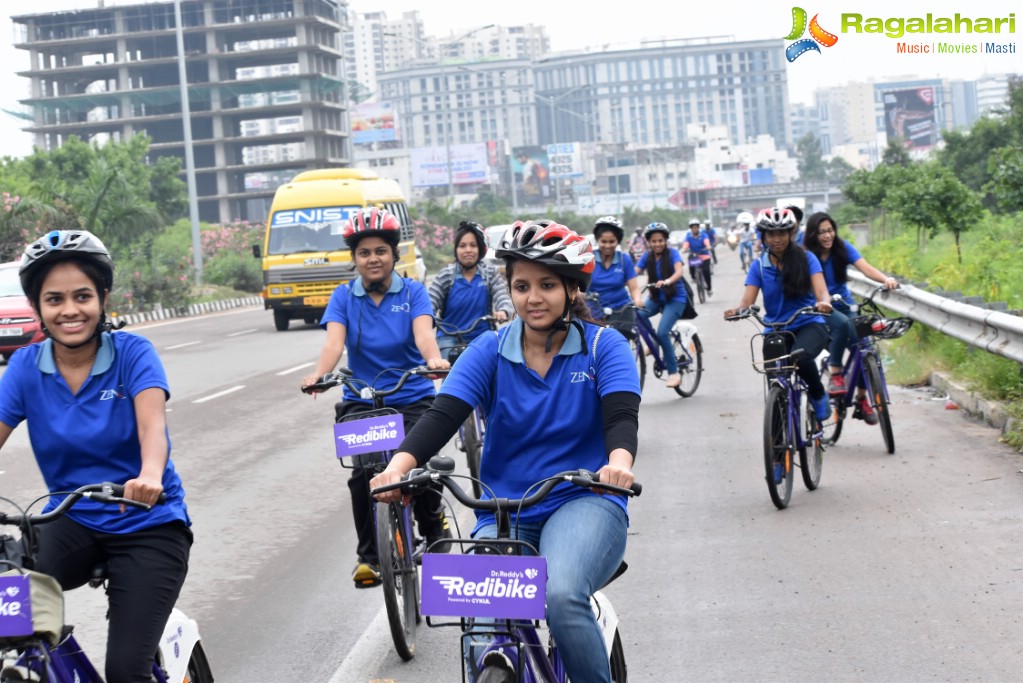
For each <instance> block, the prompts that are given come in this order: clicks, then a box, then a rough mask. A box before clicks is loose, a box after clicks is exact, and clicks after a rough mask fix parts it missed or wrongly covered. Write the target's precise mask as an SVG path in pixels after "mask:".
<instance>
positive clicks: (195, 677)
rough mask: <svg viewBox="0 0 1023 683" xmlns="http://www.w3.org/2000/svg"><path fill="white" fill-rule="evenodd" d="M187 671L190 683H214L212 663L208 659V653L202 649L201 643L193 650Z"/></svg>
mask: <svg viewBox="0 0 1023 683" xmlns="http://www.w3.org/2000/svg"><path fill="white" fill-rule="evenodd" d="M187 670H188V683H213V669H211V668H210V661H209V659H207V658H206V651H205V650H203V649H202V643H201V642H199V643H196V644H195V647H193V648H192V654H191V656H189V658H188V669H187Z"/></svg>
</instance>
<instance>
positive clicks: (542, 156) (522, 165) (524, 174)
mask: <svg viewBox="0 0 1023 683" xmlns="http://www.w3.org/2000/svg"><path fill="white" fill-rule="evenodd" d="M511 167H512V173H513V174H514V175H515V191H516V193H517V194H518V198H519V201H521V202H523V203H525V204H542V203H544V202H546V201H547V200H549V199H550V198H551V196H553V189H552V188H551V174H550V163H549V162H548V160H547V148H546V147H540V146H538V145H535V146H526V147H516V148H514V149H513V150H512V160H511Z"/></svg>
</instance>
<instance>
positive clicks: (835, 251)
mask: <svg viewBox="0 0 1023 683" xmlns="http://www.w3.org/2000/svg"><path fill="white" fill-rule="evenodd" d="M803 246H804V248H805V249H806V250H807V251H809V252H810V253H812V254H814V255H815V256H816V257H817V258H818V259H819V260H820V262H821V268H822V269H823V271H824V281H825V282H826V283H827V285H828V293H829V294H830V295H831V296H832V297H834V296H836V295H838V296H841V297H842V299H841V300H840V301H838V300H834V301H832V309H833V310H832V311H831V315H829V316H828V328H829V329H830V330H831V345H830V346H829V348H828V365H829V366H830V368H831V382H830V383H829V384H828V393H829V394H831V395H832V396H841V395H842V394H844V393H845V390H846V386H845V377H843V376H842V358H843V356H844V355H845V351H846V349H848V348H849V346H850V345H851V344H855V343H856V340H857V339H858V337H857V336H856V325H855V324H854V323H853V321H852V319H851V312H852V311H851V308H850V307H851V306H853V305H854V304H855V303H856V302H855V301H854V300H853V298H852V292H850V291H849V286H848V285H847V284H846V283H847V282H848V280H849V275H848V273H847V271H846V268H847V267H848V266H853V267H854V268H856V269H857V270H859V271H860V272H861V273H863V274H864V275H866V276H867V277H869V278H870V279H871V280H874V281H876V282H880V283H881V284H882V285H884V286H885V288H886V289H895V288H896V287H898V286H899V282H898V280H896V279H895V278H893V277H888V276H887V275H885V274H884V273H882V272H881V271H880V270H878V269H877V268H875V267H874V266H872V265H870V264H869V263H868V262H867V259H865V258H863V256H861V255H860V252H859V251H857V250H856V247H854V246H853V245H851V244H849V243H848V242H846V241H845V240H843V239H842V238H841V237H839V236H838V225H837V224H836V223H835V220H834V219H833V218H832V217H831V216H829V215H828V214H826V213H823V212H818V213H815V214H813V215H811V216H810V217H809V218H808V219H807V221H806V236H805V237H804V239H803ZM866 392H867V389H866V387H862V386H861V387H860V388H859V390H858V391H857V399H856V410H855V411H854V413H853V416H854V417H859V418H862V419H863V421H864V422H866V423H867V424H870V425H874V424H877V415H876V414H875V413H874V409H873V408H871V407H870V401H869V400H867V393H866Z"/></svg>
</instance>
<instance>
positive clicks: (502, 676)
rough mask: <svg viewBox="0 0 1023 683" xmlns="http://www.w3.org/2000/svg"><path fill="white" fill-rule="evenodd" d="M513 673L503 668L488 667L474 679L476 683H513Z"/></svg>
mask: <svg viewBox="0 0 1023 683" xmlns="http://www.w3.org/2000/svg"><path fill="white" fill-rule="evenodd" d="M515 682H516V678H515V672H514V671H512V670H510V669H509V668H507V667H504V666H496V665H492V666H488V667H487V668H485V669H483V671H481V672H480V675H479V676H477V677H476V683H515Z"/></svg>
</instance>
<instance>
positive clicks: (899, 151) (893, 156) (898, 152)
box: [881, 137, 913, 168]
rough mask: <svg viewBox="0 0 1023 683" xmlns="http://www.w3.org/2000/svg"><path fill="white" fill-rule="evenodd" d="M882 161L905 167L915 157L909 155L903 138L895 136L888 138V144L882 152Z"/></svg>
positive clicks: (890, 164) (885, 163)
mask: <svg viewBox="0 0 1023 683" xmlns="http://www.w3.org/2000/svg"><path fill="white" fill-rule="evenodd" d="M881 163H883V164H884V165H886V166H901V167H903V168H905V167H907V166H909V165H910V164H912V163H913V158H912V157H910V156H909V150H908V149H906V143H905V141H904V140H903V139H902V138H898V137H894V138H890V139H889V140H888V146H887V147H885V148H884V152H883V153H882V154H881Z"/></svg>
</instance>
